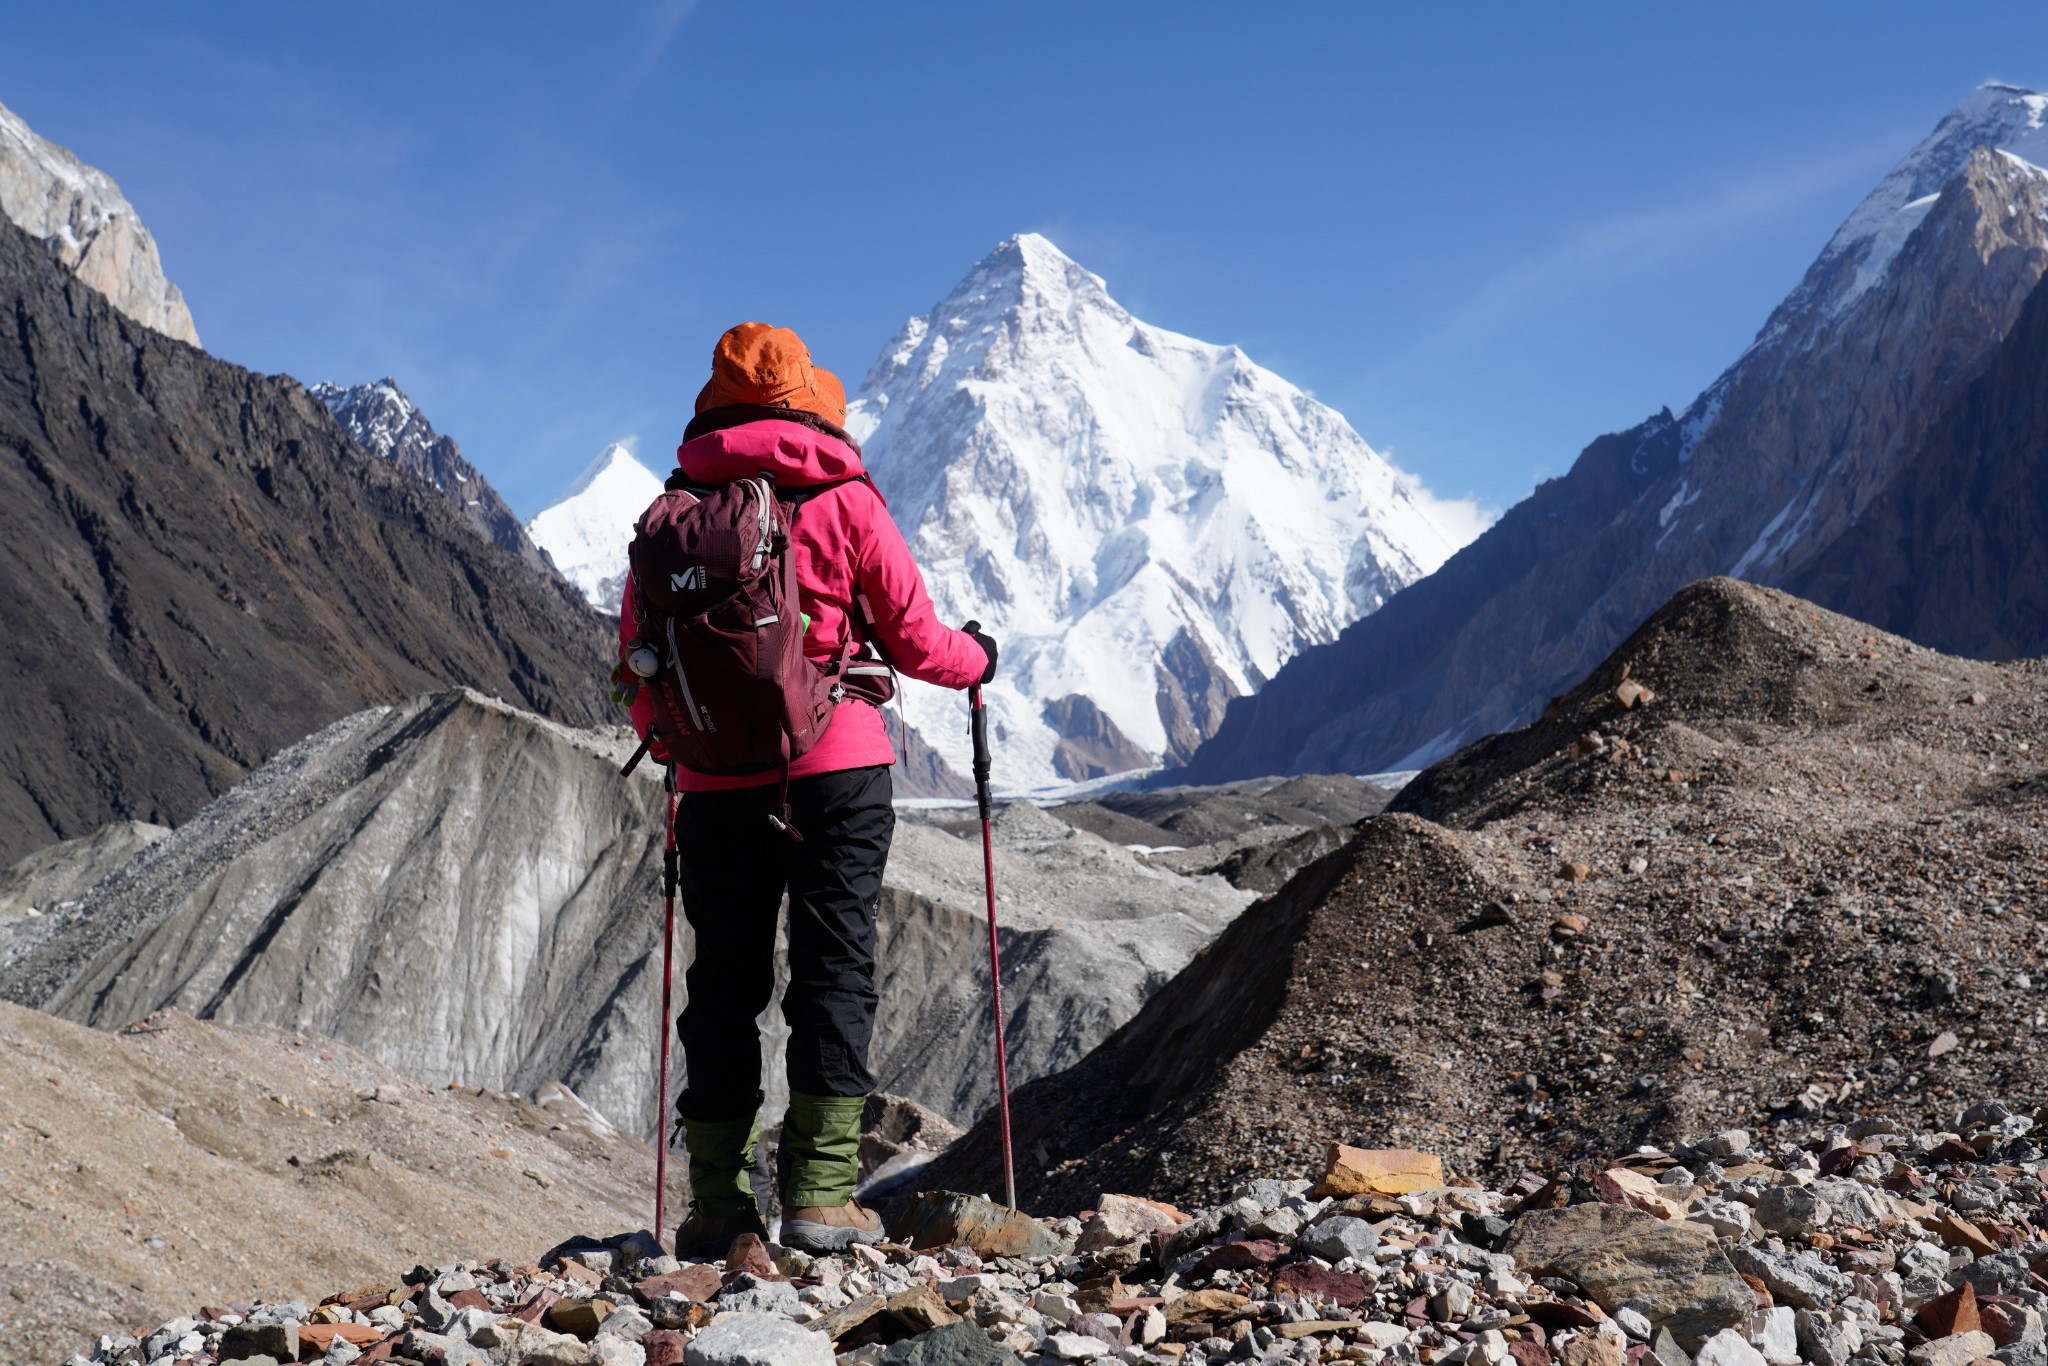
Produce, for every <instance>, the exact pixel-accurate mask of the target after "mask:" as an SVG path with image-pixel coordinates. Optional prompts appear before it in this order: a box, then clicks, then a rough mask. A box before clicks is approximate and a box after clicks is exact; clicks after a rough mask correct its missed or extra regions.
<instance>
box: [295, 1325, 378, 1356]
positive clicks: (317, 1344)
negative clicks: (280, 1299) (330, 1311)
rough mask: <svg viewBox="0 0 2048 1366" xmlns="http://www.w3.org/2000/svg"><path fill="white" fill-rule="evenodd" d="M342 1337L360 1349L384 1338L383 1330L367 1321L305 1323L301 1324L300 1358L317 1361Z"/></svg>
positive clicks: (350, 1344) (344, 1340)
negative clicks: (373, 1326)
mask: <svg viewBox="0 0 2048 1366" xmlns="http://www.w3.org/2000/svg"><path fill="white" fill-rule="evenodd" d="M336 1338H340V1339H341V1340H342V1341H343V1342H346V1343H347V1344H348V1345H349V1346H351V1347H354V1348H356V1349H357V1350H358V1351H360V1350H362V1349H363V1348H365V1347H368V1346H370V1345H371V1344H373V1343H377V1342H382V1341H383V1340H384V1333H383V1330H381V1329H377V1328H372V1327H370V1325H369V1324H367V1323H305V1324H301V1325H299V1360H301V1361H315V1360H318V1359H319V1358H320V1357H324V1356H326V1355H327V1349H328V1347H329V1346H331V1345H332V1344H333V1342H334V1340H335V1339H336Z"/></svg>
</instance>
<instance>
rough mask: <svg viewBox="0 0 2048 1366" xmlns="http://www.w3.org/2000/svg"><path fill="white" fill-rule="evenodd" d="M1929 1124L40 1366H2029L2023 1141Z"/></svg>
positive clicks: (489, 1268) (590, 1290) (512, 1297)
mask: <svg viewBox="0 0 2048 1366" xmlns="http://www.w3.org/2000/svg"><path fill="white" fill-rule="evenodd" d="M1950 1118H1951V1120H1952V1121H1953V1122H1952V1124H1951V1125H1950V1126H1949V1127H1948V1128H1946V1129H1945V1130H1944V1131H1942V1132H1933V1133H1919V1134H1914V1133H1908V1132H1905V1131H1904V1130H1903V1129H1902V1128H1901V1126H1900V1125H1898V1124H1896V1123H1895V1122H1892V1121H1890V1120H1887V1119H1885V1118H1883V1117H1867V1118H1864V1119H1862V1120H1859V1121H1856V1122H1854V1123H1851V1124H1847V1125H1831V1126H1828V1127H1826V1128H1824V1129H1822V1128H1813V1127H1810V1126H1809V1127H1803V1128H1801V1129H1799V1130H1798V1131H1797V1132H1796V1133H1795V1132H1793V1131H1789V1130H1780V1131H1779V1132H1777V1133H1776V1134H1775V1135H1773V1136H1771V1137H1769V1138H1764V1137H1762V1136H1760V1135H1757V1134H1753V1133H1751V1132H1749V1131H1746V1130H1724V1131H1721V1132H1718V1133H1714V1134H1711V1135H1702V1136H1700V1137H1699V1138H1698V1140H1697V1141H1696V1142H1692V1143H1686V1144H1677V1145H1673V1147H1672V1148H1671V1149H1669V1150H1660V1149H1656V1148H1649V1147H1644V1148H1639V1149H1637V1150H1635V1151H1634V1152H1631V1153H1629V1154H1627V1155H1626V1156H1625V1157H1622V1158H1621V1159H1619V1160H1616V1161H1612V1162H1596V1163H1591V1164H1587V1165H1585V1166H1583V1167H1582V1168H1580V1169H1578V1170H1576V1171H1574V1172H1572V1173H1569V1174H1567V1175H1564V1176H1562V1177H1560V1178H1558V1179H1554V1180H1547V1179H1546V1178H1545V1177H1543V1176H1542V1175H1540V1174H1538V1173H1533V1172H1530V1173H1523V1174H1522V1175H1520V1176H1518V1177H1517V1178H1516V1179H1515V1180H1513V1181H1512V1182H1507V1183H1502V1184H1500V1185H1498V1186H1493V1187H1489V1186H1485V1185H1481V1184H1480V1183H1478V1182H1476V1181H1474V1180H1473V1179H1471V1178H1470V1177H1468V1176H1465V1175H1463V1174H1460V1173H1457V1172H1456V1171H1451V1172H1449V1173H1447V1172H1446V1169H1445V1167H1444V1164H1443V1162H1442V1160H1441V1158H1440V1157H1439V1156H1437V1155H1434V1154H1429V1153H1423V1152H1417V1151H1412V1150H1411V1151H1385V1150H1382V1151H1365V1150H1359V1149H1353V1148H1346V1147H1340V1146H1338V1145H1334V1144H1333V1145H1331V1147H1330V1150H1329V1152H1328V1154H1327V1156H1326V1159H1325V1161H1324V1163H1323V1164H1322V1166H1321V1167H1320V1169H1319V1170H1320V1171H1321V1179H1320V1180H1319V1181H1310V1180H1305V1179H1291V1180H1290V1179H1257V1180H1252V1181H1249V1182H1246V1183H1244V1184H1243V1185H1241V1186H1239V1187H1238V1188H1237V1189H1235V1190H1233V1191H1231V1192H1230V1193H1229V1199H1228V1200H1227V1201H1225V1202H1223V1203H1221V1204H1218V1205H1216V1206H1213V1207H1211V1208H1207V1209H1203V1210H1200V1211H1196V1212H1193V1213H1186V1212H1183V1211H1181V1210H1178V1209H1175V1208H1173V1207H1171V1206H1169V1205H1165V1204H1160V1203H1156V1202H1152V1201H1148V1200H1142V1199H1137V1198H1134V1197H1130V1196H1125V1195H1116V1194H1104V1195H1101V1196H1099V1197H1098V1198H1096V1199H1094V1200H1092V1201H1091V1205H1092V1206H1093V1207H1092V1208H1091V1209H1087V1210H1082V1211H1079V1212H1077V1213H1076V1214H1074V1215H1072V1216H1069V1217H1065V1218H1060V1219H1055V1220H1051V1221H1048V1222H1043V1223H1041V1222H1039V1221H1037V1220H1033V1219H1031V1218H1029V1217H1027V1216H1023V1215H1017V1214H1013V1213H1011V1212H1008V1211H1004V1210H1002V1209H1001V1208H1000V1207H997V1206H993V1205H990V1204H988V1203H987V1202H986V1201H983V1200H979V1199H977V1198H974V1197H969V1196H944V1195H933V1196H927V1197H923V1198H922V1199H921V1200H920V1201H919V1203H918V1204H917V1205H916V1206H915V1207H914V1208H913V1209H912V1211H911V1214H910V1217H909V1218H908V1219H907V1220H906V1221H905V1222H902V1223H900V1224H899V1225H898V1226H897V1228H898V1233H899V1235H900V1236H901V1237H902V1238H903V1241H902V1242H899V1243H889V1244H884V1245H883V1246H881V1247H879V1248H875V1249H865V1248H861V1249H853V1250H851V1251H849V1252H847V1253H844V1254H838V1255H833V1256H826V1257H810V1256H805V1255H804V1254H801V1253H798V1252H794V1251H791V1250H789V1249H786V1248H780V1247H777V1246H775V1245H774V1244H772V1243H768V1244H764V1243H762V1242H761V1241H760V1240H759V1239H757V1238H754V1237H752V1236H751V1235H749V1236H746V1237H743V1238H741V1239H740V1240H738V1241H737V1242H735V1244H734V1245H733V1248H732V1249H731V1252H730V1253H729V1255H728V1256H727V1257H726V1258H725V1260H724V1261H723V1263H722V1264H721V1263H717V1262H713V1263H708V1264H707V1263H692V1264H688V1265H679V1264H678V1263H677V1262H676V1261H675V1260H674V1259H673V1258H671V1257H668V1256H665V1255H663V1254H662V1252H661V1249H660V1248H659V1247H657V1246H656V1245H655V1244H654V1243H653V1241H652V1239H651V1237H650V1236H649V1235H647V1234H644V1233H639V1234H629V1235H625V1236H622V1237H616V1238H612V1239H609V1240H605V1241H599V1240H596V1239H581V1240H571V1241H570V1242H568V1243H566V1244H564V1245H562V1246H558V1247H555V1248H552V1249H550V1250H549V1251H548V1252H546V1253H544V1254H538V1255H536V1258H535V1261H533V1262H531V1263H525V1264H514V1263H511V1262H507V1261H503V1260H493V1261H481V1260H470V1261H459V1262H453V1263H448V1264H443V1265H439V1266H433V1267H430V1266H427V1265H424V1264H422V1265H418V1266H415V1267H413V1269H412V1270H410V1271H407V1272H404V1273H402V1274H400V1273H398V1272H396V1271H389V1270H387V1272H386V1274H385V1278H384V1279H382V1280H377V1279H374V1278H370V1279H364V1278H357V1279H356V1280H352V1281H344V1282H341V1284H342V1285H343V1287H344V1288H342V1289H340V1290H339V1291H338V1292H337V1293H334V1294H332V1295H329V1296H327V1297H325V1299H324V1300H322V1301H321V1302H319V1303H318V1304H317V1305H314V1304H312V1303H309V1301H308V1300H304V1299H301V1300H296V1301H290V1302H282V1301H278V1300H274V1299H273V1300H270V1301H268V1302H265V1301H255V1302H240V1301H237V1302H232V1303H227V1302H218V1301H217V1302H215V1303H212V1304H198V1305H195V1306H193V1308H192V1310H191V1312H190V1313H189V1314H188V1315H186V1316H184V1317H181V1318H177V1319H173V1320H170V1321H168V1322H161V1323H149V1324H142V1325H137V1326H135V1327H134V1328H133V1329H132V1331H126V1332H112V1333H107V1334H105V1335H103V1336H101V1337H100V1338H99V1339H98V1341H97V1343H96V1344H89V1343H87V1342H85V1341H83V1338H84V1336H85V1335H84V1334H83V1333H81V1334H80V1335H79V1336H80V1339H81V1341H80V1344H79V1346H80V1351H79V1354H78V1355H76V1356H74V1357H72V1358H71V1359H70V1363H69V1366H85V1363H87V1362H92V1363H100V1366H211V1364H212V1363H228V1362H243V1363H250V1364H251V1366H266V1363H284V1362H290V1361H294V1360H297V1361H304V1362H319V1363H322V1366H349V1363H352V1362H355V1363H362V1366H370V1364H371V1363H375V1362H385V1361H390V1362H418V1363H421V1364H422V1366H678V1364H679V1363H680V1366H833V1364H834V1363H835V1362H837V1363H843V1364H845V1366H852V1363H860V1364H861V1366H874V1364H875V1363H881V1364H883V1366H942V1364H946V1366H956V1364H957V1366H971V1364H974V1363H981V1364H983V1366H1001V1363H1013V1366H1014V1363H1018V1362H1030V1363H1059V1362H1072V1361H1103V1362H1111V1361H1115V1362H1129V1363H1141V1362H1144V1363H1158V1364H1160V1366H1165V1364H1166V1363H1174V1362H1180V1363H1201V1362H1220V1361H1230V1362H1267V1363H1285V1362H1316V1361H1356V1362H1367V1363H1387V1366H1423V1364H1424V1363H1428V1366H1506V1363H1510V1362H1512V1363H1513V1366H1549V1363H1552V1362H1556V1363H1559V1366H1792V1363H1795V1362H1811V1363H1814V1364H1815V1366H1851V1363H1854V1362H1863V1363H1868V1366H1907V1364H1908V1363H1910V1366H1971V1364H1972V1363H1984V1362H1986V1361H1987V1359H1989V1360H1990V1361H1994V1362H1996V1363H1998V1366H2042V1364H2043V1363H2044V1362H2048V1348H2044V1341H2043V1327H2044V1318H2043V1313H2044V1310H2048V1279H2044V1271H2048V1233H2044V1231H2043V1228H2042V1225H2043V1224H2044V1223H2048V1215H2044V1211H2043V1208H2042V1204H2043V1187H2042V1182H2041V1180H2040V1176H2039V1173H2040V1170H2041V1167H2042V1164H2043V1159H2044V1156H2048V1153H2044V1150H2043V1148H2042V1146H2041V1145H2040V1144H2039V1143H2038V1142H2037V1141H2036V1140H2035V1139H2034V1137H2033V1130H2034V1126H2035V1123H2036V1120H2037V1118H2038V1117H2037V1116H2035V1115H2029V1114H2023V1113H2015V1112H2014V1111H2012V1110H2010V1109H2008V1108H2007V1107H2006V1106H2004V1105H2001V1104H1998V1103H1995V1102H1986V1103H1979V1104H1976V1105H1972V1106H1971V1107H1970V1108H1969V1109H1968V1110H1967V1111H1965V1112H1963V1113H1962V1114H1960V1115H1956V1116H1951V1117H1950ZM390 1265H391V1266H393V1267H395V1266H397V1265H400V1263H399V1262H397V1261H393V1262H391V1263H390Z"/></svg>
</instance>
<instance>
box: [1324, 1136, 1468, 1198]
mask: <svg viewBox="0 0 2048 1366" xmlns="http://www.w3.org/2000/svg"><path fill="white" fill-rule="evenodd" d="M1443 1183H1444V1161H1443V1159H1442V1158H1440V1157H1437V1156H1436V1155H1434V1154H1432V1153H1418V1152H1414V1151H1412V1150H1410V1149H1407V1148H1352V1147H1347V1146H1346V1145H1344V1144H1342V1143H1332V1144H1331V1145H1330V1152H1329V1157H1328V1158H1327V1159H1326V1160H1325V1162H1324V1165H1323V1179H1322V1181H1321V1182H1320V1183H1318V1185H1317V1186H1316V1197H1317V1198H1318V1199H1322V1198H1324V1197H1326V1196H1332V1195H1405V1194H1407V1193H1408V1192H1409V1191H1419V1190H1431V1189H1434V1188H1435V1187H1438V1186H1441V1185H1443Z"/></svg>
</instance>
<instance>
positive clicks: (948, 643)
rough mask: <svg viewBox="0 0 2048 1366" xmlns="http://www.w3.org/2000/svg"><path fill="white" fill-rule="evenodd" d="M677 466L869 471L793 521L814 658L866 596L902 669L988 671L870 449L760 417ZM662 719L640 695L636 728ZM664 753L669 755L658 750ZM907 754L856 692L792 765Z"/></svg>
mask: <svg viewBox="0 0 2048 1366" xmlns="http://www.w3.org/2000/svg"><path fill="white" fill-rule="evenodd" d="M676 465H677V467H678V468H680V469H681V470H682V472H683V473H684V475H686V476H687V477H688V478H690V479H692V480H695V481H698V482H701V483H706V484H724V483H730V482H731V481H733V480H735V479H746V478H753V477H755V476H758V475H764V474H765V475H767V476H768V477H769V478H770V479H772V480H773V481H774V482H775V483H776V484H777V485H779V486H781V487H784V488H803V487H806V486H809V485H813V484H823V483H828V482H830V481H832V480H835V479H847V478H849V477H853V476H858V478H857V479H856V481H855V482H852V483H845V484H840V485H839V486H838V487H836V488H832V489H827V490H826V491H825V492H823V493H821V494H819V495H817V496H816V497H815V498H812V499H811V500H810V501H808V502H806V503H805V504H804V505H803V506H802V507H801V508H800V509H799V510H798V511H797V514H796V517H795V519H794V528H795V543H794V545H793V547H792V551H793V553H794V554H795V556H796V576H797V586H798V592H799V594H800V595H801V597H802V601H803V610H804V611H806V612H808V613H810V614H811V626H810V630H809V632H808V633H807V634H806V635H805V636H804V654H805V655H807V656H808V657H810V658H812V659H821V660H830V659H833V658H834V657H836V656H837V655H838V653H839V648H840V645H841V643H842V642H843V641H844V640H845V638H846V634H847V632H848V631H850V630H852V629H854V626H853V622H854V618H853V616H852V603H853V597H854V594H855V593H856V592H858V593H862V594H865V595H866V597H867V603H868V608H869V610H870V611H871V612H872V613H873V614H874V624H875V634H876V635H877V636H878V637H879V638H880V644H881V648H882V653H883V654H884V655H885V656H886V657H887V658H888V659H889V661H890V662H891V663H893V664H894V665H895V666H896V668H897V670H898V671H899V672H900V673H902V674H905V675H907V676H909V677H911V678H915V679H917V680H919V681H920V682H924V683H933V684H936V685H938V686H939V687H942V688H965V687H967V686H968V685H969V684H971V683H975V682H978V681H979V680H980V678H981V676H982V674H983V673H984V672H986V671H987V669H988V656H987V655H985V654H983V653H982V649H981V646H980V645H978V644H977V643H975V639H974V637H973V636H970V635H968V634H967V633H966V632H964V631H956V630H953V629H952V628H951V627H948V626H943V625H941V624H940V623H939V618H938V613H937V612H936V611H934V610H933V608H932V600H931V597H930V595H929V594H927V593H926V592H925V587H924V577H923V575H921V574H919V573H918V571H917V562H916V561H914V560H912V559H911V558H910V547H909V546H907V545H905V544H904V543H903V534H902V533H901V532H899V531H898V530H897V529H896V523H895V521H894V520H892V519H891V518H890V516H889V510H888V508H887V507H885V506H884V505H883V503H882V495H881V494H880V493H878V492H877V491H876V490H875V486H874V485H873V484H872V483H870V482H868V479H867V470H866V469H865V467H863V466H862V464H861V460H860V452H859V451H857V450H855V449H854V448H853V447H852V446H851V445H848V444H847V443H846V442H844V441H840V440H838V439H836V438H834V437H832V436H829V435H827V434H825V433H824V432H820V431H817V430H815V429H814V428H811V427H807V426H805V425H803V424H802V423H799V422H778V421H766V422H749V423H746V424H745V425H743V426H738V427H727V428H725V429H724V430H722V431H715V432H710V433H707V434H706V435H704V436H700V437H698V438H697V439H695V440H694V441H685V442H684V443H683V444H682V445H681V446H678V447H677V448H676ZM632 603H633V579H632V575H631V574H630V573H629V574H628V575H627V577H626V591H625V596H624V599H623V601H622V602H621V604H620V612H619V657H620V658H621V659H623V658H624V657H625V655H626V652H627V649H628V647H629V646H630V644H631V628H630V627H629V626H628V625H627V623H628V622H630V621H631V620H632V619H633V612H632ZM653 722H654V704H653V702H652V701H651V700H650V699H649V697H648V695H647V693H646V692H645V691H644V690H643V691H642V692H641V694H640V695H639V697H637V698H636V699H635V700H634V702H633V728H634V729H635V730H637V731H639V732H640V734H641V735H642V736H643V737H644V736H645V735H646V734H647V729H648V727H649V726H650V725H652V724H653ZM655 757H656V758H657V759H659V758H661V757H662V756H660V755H656V756H655ZM895 759H896V754H895V750H894V748H893V747H892V746H891V745H890V743H889V736H888V732H887V731H886V730H885V729H884V727H883V725H882V714H881V712H880V711H878V710H876V708H875V707H874V706H873V705H872V704H870V703H867V702H860V701H855V700H852V699H848V700H847V701H845V702H842V703H840V704H839V708H838V710H837V711H835V712H834V713H833V716H832V723H831V725H829V726H828V727H826V730H825V734H824V735H823V736H822V737H821V738H820V739H819V740H818V743H817V744H815V745H813V746H812V747H811V749H810V751H809V752H808V753H806V754H804V755H803V756H802V757H800V758H799V759H797V760H796V762H795V763H793V764H791V765H790V768H789V772H790V776H791V777H792V778H801V777H803V776H804V775H806V774H811V773H834V772H837V771H839V770H841V769H848V768H868V767H870V766H873V765H876V764H889V763H894V762H895ZM779 776H780V775H779V774H777V773H774V772H770V773H764V774H751V775H748V776H746V777H739V778H734V777H714V776H712V775H710V774H705V773H696V772H693V771H691V770H689V769H686V768H681V767H678V768H677V770H676V781H677V783H678V785H679V786H680V787H681V788H682V789H683V791H685V792H712V791H718V790H722V789H725V788H734V787H758V786H760V785H762V784H764V783H772V782H775V781H777V780H778V778H779Z"/></svg>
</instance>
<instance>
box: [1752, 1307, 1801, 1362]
mask: <svg viewBox="0 0 2048 1366" xmlns="http://www.w3.org/2000/svg"><path fill="white" fill-rule="evenodd" d="M1748 1328H1749V1340H1750V1341H1751V1342H1752V1343H1754V1344H1756V1348H1757V1350H1758V1351H1760V1352H1762V1353H1763V1354H1764V1360H1765V1361H1768V1362H1772V1363H1774V1366H1791V1363H1793V1362H1796V1361H1798V1360H1799V1329H1798V1324H1797V1322H1796V1321H1795V1315H1794V1312H1793V1310H1792V1309H1790V1308H1789V1307H1787V1306H1785V1305H1778V1306H1776V1307H1774V1308H1771V1309H1758V1310H1755V1311H1754V1312H1752V1313H1751V1314H1750V1316H1749V1324H1748Z"/></svg>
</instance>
